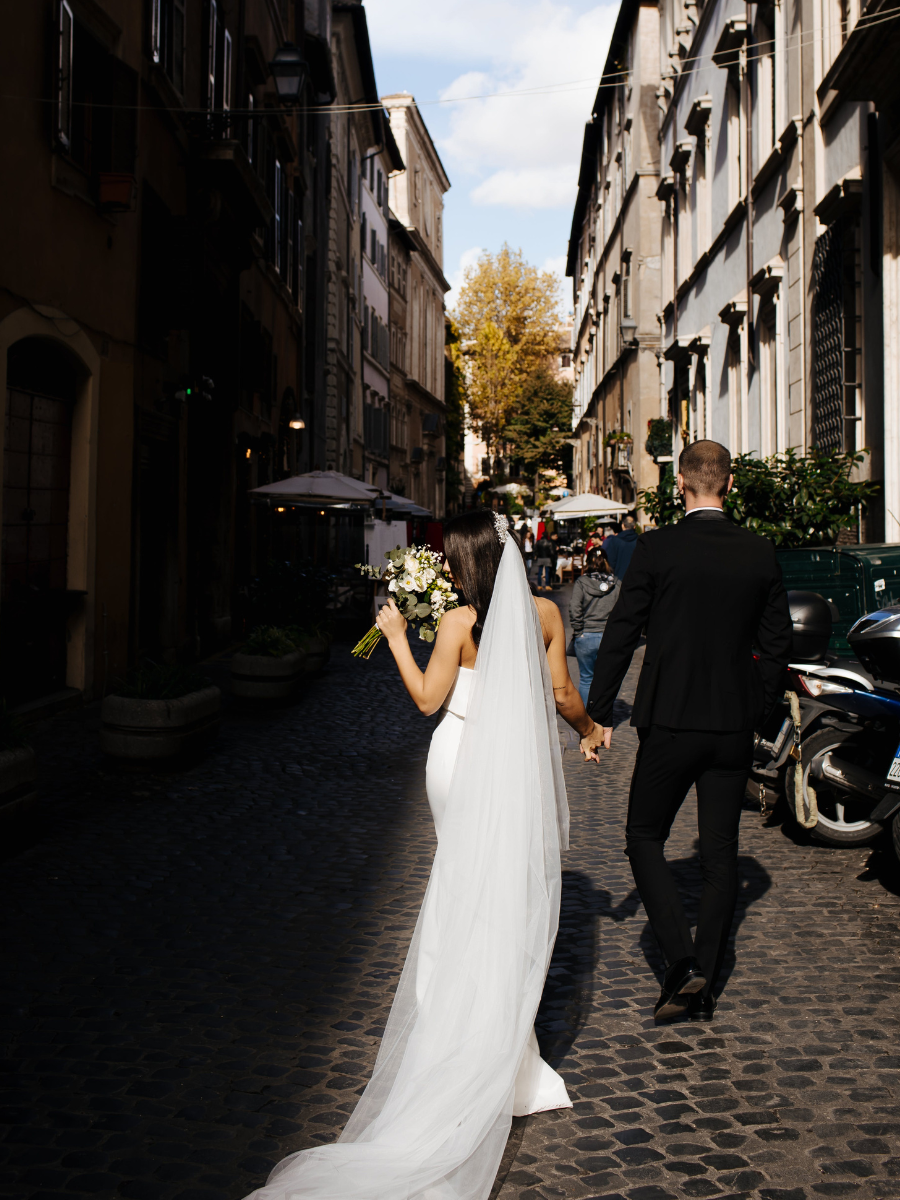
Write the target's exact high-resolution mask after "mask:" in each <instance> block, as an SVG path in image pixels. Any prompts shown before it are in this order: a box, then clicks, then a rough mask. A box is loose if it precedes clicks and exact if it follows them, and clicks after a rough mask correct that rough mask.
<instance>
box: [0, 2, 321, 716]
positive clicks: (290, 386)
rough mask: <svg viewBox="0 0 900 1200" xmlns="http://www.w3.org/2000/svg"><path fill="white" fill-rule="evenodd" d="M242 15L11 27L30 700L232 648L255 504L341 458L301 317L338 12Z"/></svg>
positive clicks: (18, 560)
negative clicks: (291, 88)
mask: <svg viewBox="0 0 900 1200" xmlns="http://www.w3.org/2000/svg"><path fill="white" fill-rule="evenodd" d="M240 12H241V14H242V18H241V21H240V22H239V21H238V10H237V8H236V7H235V6H231V7H229V8H228V9H227V10H226V9H225V8H224V7H223V6H222V5H218V4H214V3H206V4H201V3H199V0H147V2H146V3H144V4H133V3H126V0H90V2H88V0H36V2H35V3H34V4H26V5H19V6H15V7H14V9H13V10H11V12H10V14H9V19H8V21H7V23H6V28H5V30H4V37H3V39H2V43H0V70H2V73H3V77H4V79H5V80H6V85H7V87H8V88H9V89H10V90H11V91H12V92H13V93H15V95H16V96H18V97H20V98H21V99H19V100H18V101H17V105H18V107H17V108H15V109H13V108H9V107H6V106H4V109H3V113H2V116H0V123H2V124H0V137H2V139H3V143H4V146H5V147H6V151H7V154H8V156H9V160H10V161H14V162H16V164H17V167H16V170H15V171H14V172H12V173H10V174H9V175H8V176H7V177H6V179H5V182H4V187H3V189H2V195H0V228H2V229H3V231H4V232H3V234H2V235H0V236H2V243H3V245H2V253H0V402H2V403H3V404H4V406H5V411H6V419H5V423H4V426H3V437H4V462H5V467H4V477H3V524H4V528H3V561H2V566H0V590H2V601H0V663H2V674H3V679H2V681H0V691H2V692H3V694H5V695H6V697H7V698H8V700H9V701H10V702H11V703H15V702H18V701H22V700H41V699H45V698H46V697H47V696H48V695H56V696H58V697H62V698H65V696H67V695H74V694H78V693H81V694H87V695H91V694H98V693H100V692H103V691H104V690H106V689H108V688H109V687H110V686H111V685H112V683H113V681H114V680H115V679H116V678H118V677H120V676H121V675H122V674H124V672H125V670H126V669H127V667H128V666H129V665H130V664H131V663H133V662H135V661H136V660H138V659H140V658H142V657H144V656H146V655H152V656H153V657H154V658H156V659H158V658H160V657H162V658H179V657H181V658H191V657H196V656H197V655H202V654H203V653H208V652H209V651H210V650H211V649H213V648H214V647H215V646H217V645H219V644H221V643H222V642H223V641H225V640H227V639H228V638H229V637H230V636H231V632H232V628H233V622H234V618H235V615H236V613H238V612H239V609H240V596H241V594H242V592H243V590H245V589H246V585H247V582H248V580H249V578H250V577H251V575H252V573H253V571H254V570H255V569H256V565H257V563H258V562H260V561H264V560H265V558H266V556H267V554H268V553H269V545H270V536H271V528H270V526H269V524H268V523H267V519H266V518H264V517H263V518H261V516H260V514H259V513H258V512H257V511H255V510H253V509H251V505H250V503H249V499H248V496H247V491H248V489H249V488H250V487H252V486H254V485H256V484H259V483H264V482H267V481H268V480H270V479H272V478H274V477H275V476H276V474H290V473H292V472H294V471H296V470H302V469H305V468H307V467H311V466H313V465H314V464H316V463H318V464H320V465H324V459H325V453H326V441H327V438H326V424H327V414H326V408H327V405H326V396H325V390H324V359H325V355H324V344H323V342H322V341H321V339H320V329H319V326H318V325H317V323H316V318H314V319H313V320H312V321H309V320H307V315H308V314H310V313H314V314H318V313H319V312H321V310H322V308H323V307H324V295H323V284H324V280H325V269H326V264H325V262H324V255H323V250H324V249H325V248H326V247H327V235H326V236H325V237H322V236H321V234H322V232H323V231H324V229H325V228H326V227H327V214H326V224H324V225H323V222H322V215H323V205H324V202H325V194H326V188H327V184H328V180H327V175H326V172H325V171H324V170H323V169H322V166H321V165H320V166H318V167H317V166H316V164H317V163H318V164H324V163H325V161H326V157H327V154H326V148H327V146H328V140H329V127H328V117H327V116H326V115H324V114H325V113H326V112H327V108H326V107H324V106H327V105H328V103H329V102H330V101H331V100H332V99H333V96H334V84H333V78H332V70H331V51H330V38H331V29H330V18H331V10H330V6H329V5H327V4H322V3H310V4H308V5H306V6H305V7H304V6H303V5H300V6H295V5H275V4H270V3H266V2H265V0H247V2H246V3H245V4H244V5H242V6H241V8H240ZM288 42H292V43H294V44H296V45H298V46H299V47H300V50H301V54H302V56H303V59H304V60H305V63H306V71H305V74H304V77H303V82H302V94H301V101H302V104H301V106H300V108H299V109H298V108H297V106H296V105H295V106H294V107H293V108H288V107H285V106H283V105H281V104H280V103H279V101H278V99H277V96H276V89H275V85H274V80H273V78H272V74H271V70H270V66H269V64H270V63H271V62H272V60H273V59H274V57H275V55H276V53H277V52H278V51H279V49H280V48H282V47H284V46H285V44H286V43H288ZM48 64H50V67H49V68H48ZM48 88H49V89H50V90H51V92H52V99H53V103H52V104H49V105H48V104H45V103H39V102H37V98H39V97H43V96H45V94H46V93H47V89H48ZM319 106H323V107H321V108H320V107H319ZM13 231H15V233H13ZM317 233H318V234H319V236H317ZM291 419H294V421H295V425H296V424H298V422H300V421H302V423H303V425H304V426H305V428H304V429H303V430H302V431H298V430H297V429H296V428H291V424H290V422H291Z"/></svg>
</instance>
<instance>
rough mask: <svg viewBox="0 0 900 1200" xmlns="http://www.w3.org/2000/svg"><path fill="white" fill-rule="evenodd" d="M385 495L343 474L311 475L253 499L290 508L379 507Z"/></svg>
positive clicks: (256, 491) (257, 492)
mask: <svg viewBox="0 0 900 1200" xmlns="http://www.w3.org/2000/svg"><path fill="white" fill-rule="evenodd" d="M381 494H382V493H381V490H380V489H379V488H377V487H373V486H372V485H371V484H367V483H363V482H362V481H361V480H359V479H352V478H351V477H350V476H349V475H342V474H341V473H340V471H308V472H307V473H306V474H305V475H292V476H291V477H290V478H289V479H279V480H277V481H276V482H275V483H266V484H263V486H262V487H258V488H251V489H250V495H251V496H258V497H259V498H260V499H261V500H282V501H285V502H286V503H288V504H376V503H377V502H378V500H379V497H380V496H381ZM389 494H390V493H388V495H389Z"/></svg>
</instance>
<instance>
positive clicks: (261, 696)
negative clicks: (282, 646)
mask: <svg viewBox="0 0 900 1200" xmlns="http://www.w3.org/2000/svg"><path fill="white" fill-rule="evenodd" d="M306 657H307V656H306V652H305V651H303V650H294V651H293V652H292V653H290V654H282V655H280V656H279V657H277V658H275V657H273V656H272V655H269V654H240V653H239V654H235V655H234V657H233V658H232V660H231V691H232V694H233V695H235V696H241V697H243V698H244V699H246V700H286V699H288V697H290V696H292V695H293V693H294V690H295V689H296V687H297V684H298V683H299V681H300V679H301V678H302V677H303V675H304V674H305V671H306V666H305V664H306Z"/></svg>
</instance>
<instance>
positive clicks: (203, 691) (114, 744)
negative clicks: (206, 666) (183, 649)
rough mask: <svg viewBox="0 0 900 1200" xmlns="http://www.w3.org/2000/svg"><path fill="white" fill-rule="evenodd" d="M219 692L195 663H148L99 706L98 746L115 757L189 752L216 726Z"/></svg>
mask: <svg viewBox="0 0 900 1200" xmlns="http://www.w3.org/2000/svg"><path fill="white" fill-rule="evenodd" d="M221 705H222V693H221V692H220V691H219V689H218V688H217V687H212V686H211V685H210V683H209V681H208V680H207V679H206V678H205V677H204V676H203V675H202V674H201V672H200V671H198V670H197V669H196V668H195V667H185V666H180V665H178V664H162V665H158V666H157V665H155V664H153V663H147V664H146V665H145V666H142V667H141V668H139V669H138V670H137V671H135V672H134V673H133V674H132V675H131V676H130V678H129V679H128V680H127V681H125V682H124V683H122V684H120V685H119V687H118V688H117V690H116V691H115V692H114V693H113V694H112V695H110V696H107V697H106V698H105V699H104V701H103V703H102V705H101V707H100V747H101V749H102V750H103V751H104V752H105V753H106V754H110V755H112V756H113V757H114V758H127V759H138V760H159V759H171V758H177V757H180V756H183V755H187V754H191V753H193V752H195V751H197V750H199V749H201V748H202V747H204V746H206V745H207V744H208V743H209V742H211V741H212V740H213V739H214V738H215V736H216V734H217V733H218V731H219V713H220V709H221Z"/></svg>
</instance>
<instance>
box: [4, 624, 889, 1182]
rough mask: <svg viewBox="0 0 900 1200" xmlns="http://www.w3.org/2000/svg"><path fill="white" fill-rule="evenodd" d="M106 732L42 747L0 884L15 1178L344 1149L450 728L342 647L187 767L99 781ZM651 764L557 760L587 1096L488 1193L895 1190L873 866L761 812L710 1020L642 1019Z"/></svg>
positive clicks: (565, 944)
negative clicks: (732, 955) (35, 830)
mask: <svg viewBox="0 0 900 1200" xmlns="http://www.w3.org/2000/svg"><path fill="white" fill-rule="evenodd" d="M417 653H418V651H417ZM420 657H421V658H422V661H423V662H424V658H425V654H424V652H423V653H422V655H421V656H420ZM635 680H636V670H635V669H633V670H632V673H631V675H630V676H629V679H628V681H627V684H626V687H625V689H623V701H624V702H623V703H620V705H619V709H620V712H619V716H620V718H621V719H622V721H623V722H627V714H628V708H627V701H628V700H629V699H630V697H631V694H632V691H633V687H634V683H635ZM96 725H97V711H96V707H95V708H92V709H88V710H85V711H84V712H79V713H74V714H69V715H67V716H64V717H59V718H57V719H56V720H55V721H53V722H51V723H48V725H47V726H46V727H44V728H43V730H42V731H41V733H40V737H39V739H38V751H39V755H40V759H41V764H42V771H43V783H42V795H43V797H44V801H43V802H44V804H45V805H46V809H47V813H46V819H45V828H46V833H45V835H44V837H43V840H42V841H41V842H40V843H39V844H37V845H36V846H34V847H33V848H31V849H30V850H28V851H26V852H24V853H22V854H20V855H18V856H16V857H14V858H12V859H10V860H8V861H7V862H6V863H5V864H4V878H3V885H2V887H3V905H2V907H3V914H4V918H5V921H6V933H5V946H4V950H3V962H4V976H5V982H4V989H3V996H2V1028H3V1040H4V1052H3V1057H4V1060H5V1061H4V1063H3V1066H4V1069H5V1072H6V1075H5V1078H6V1086H5V1087H4V1089H3V1092H4V1095H3V1106H4V1110H3V1120H4V1121H5V1122H6V1123H7V1124H8V1126H9V1131H8V1133H7V1134H6V1137H5V1141H4V1142H3V1143H2V1149H3V1165H2V1168H0V1170H2V1176H0V1186H2V1189H3V1190H4V1192H5V1193H6V1194H9V1195H13V1196H16V1197H20V1198H21V1200H26V1198H27V1200H59V1198H61V1197H63V1196H71V1195H72V1194H73V1193H74V1194H79V1193H80V1194H86V1195H97V1196H104V1197H106V1196H109V1197H115V1196H122V1197H127V1198H129V1200H240V1198H241V1197H243V1196H245V1195H246V1194H247V1193H248V1192H249V1191H251V1190H252V1189H253V1188H254V1187H257V1186H260V1185H261V1184H262V1182H263V1181H264V1179H265V1176H266V1173H267V1172H268V1170H269V1169H270V1168H271V1166H272V1165H273V1164H274V1163H275V1162H276V1161H277V1160H278V1159H279V1158H280V1157H282V1156H283V1155H285V1154H287V1153H289V1152H291V1151H294V1150H297V1149H300V1148H302V1147H304V1146H309V1145H313V1144H315V1143H318V1142H323V1141H330V1140H332V1139H333V1138H334V1137H335V1136H336V1134H337V1133H338V1132H339V1130H340V1128H341V1126H342V1125H343V1123H344V1121H345V1120H346V1117H347V1114H348V1113H349V1112H350V1111H351V1109H352V1107H353V1103H354V1100H355V1097H356V1094H357V1093H358V1092H359V1090H360V1089H361V1087H362V1086H363V1084H364V1082H365V1080H366V1079H367V1077H368V1074H369V1071H370V1069H371V1065H372V1063H373V1061H374V1057H375V1053H376V1050H377V1046H378V1039H379V1034H380V1031H381V1029H382V1027H383V1023H384V1020H385V1018H386V1015H387V1011H388V1007H389V1003H390V998H391V995H392V992H393V988H394V985H395V982H396V980H397V978H398V975H399V971H400V968H401V965H402V963H403V959H404V955H405V952H406V946H407V942H408V939H409V937H410V934H411V931H412V928H413V924H414V921H415V917H416V913H417V911H418V907H419V903H420V900H421V896H422V893H423V890H424V886H425V882H426V880H427V876H428V871H429V867H430V862H431V856H432V853H433V847H434V836H433V830H432V826H431V821H430V816H429V811H428V807H427V803H426V801H425V795H424V760H425V755H426V753H427V747H428V739H429V737H430V734H431V729H432V726H433V721H432V720H427V719H424V718H422V717H420V716H419V715H418V714H417V713H416V712H415V710H414V708H413V706H412V704H411V703H410V701H409V700H408V698H407V697H406V694H405V692H404V691H403V688H402V685H401V684H400V682H399V679H398V678H397V676H396V672H395V671H394V669H393V663H392V660H391V658H390V655H389V653H388V652H387V650H386V648H385V647H380V648H379V649H378V650H377V651H376V653H375V655H374V656H373V658H372V660H371V661H370V662H368V663H358V662H355V661H354V660H353V659H351V657H350V655H349V650H348V647H347V646H337V647H335V650H334V653H333V656H332V662H331V665H330V667H329V668H328V669H327V670H326V672H325V673H324V674H323V675H322V676H321V677H320V678H319V679H317V680H315V681H313V682H312V683H311V684H310V685H309V686H308V687H307V689H306V691H305V692H304V693H303V695H302V696H301V698H300V699H299V700H298V702H297V703H296V704H294V705H292V706H291V707H289V708H285V709H281V710H279V711H276V712H269V713H266V714H247V713H245V712H241V711H239V710H237V709H235V708H229V709H228V710H227V711H226V716H225V720H224V722H223V729H222V733H221V736H220V740H219V744H218V747H217V749H216V750H215V752H214V753H213V754H212V755H211V756H210V757H209V758H208V759H207V760H205V761H204V762H203V763H201V764H200V765H198V766H196V767H194V768H193V769H191V770H189V771H186V772H183V773H173V774H171V775H136V774H126V773H124V772H122V771H120V770H118V769H117V768H115V767H112V766H111V765H110V764H109V762H108V761H105V760H103V759H102V757H101V756H100V754H99V751H98V750H97V748H96V747H97V736H96ZM635 746H636V736H635V734H634V732H633V731H632V730H631V729H630V728H629V727H628V726H627V723H623V724H621V725H620V727H619V729H618V730H617V733H616V735H615V739H614V743H613V750H612V753H611V754H610V755H609V756H607V758H605V759H604V762H603V764H602V765H601V766H600V767H596V766H591V765H587V764H584V763H582V762H581V760H580V758H579V756H578V755H577V754H572V753H569V754H567V755H566V759H565V765H566V774H567V779H568V784H569V801H570V805H571V809H572V847H573V848H572V850H571V851H570V852H569V853H568V854H567V855H566V856H565V858H564V871H565V875H564V892H563V911H562V918H561V928H560V935H559V939H558V942H557V949H556V953H555V956H554V963H553V966H552V969H551V972H550V979H549V981H548V985H547V988H546V990H545V995H544V1001H543V1004H542V1007H541V1012H540V1018H539V1035H540V1038H541V1042H542V1046H543V1050H544V1054H545V1056H546V1057H548V1058H549V1059H550V1061H551V1062H552V1063H553V1064H554V1065H555V1066H557V1067H558V1069H560V1070H561V1071H562V1073H563V1075H564V1076H565V1079H566V1082H567V1084H568V1086H569V1090H570V1094H571V1096H572V1098H573V1100H574V1102H575V1105H574V1109H573V1110H570V1111H562V1112H556V1113H546V1114H539V1115H537V1116H534V1117H531V1118H526V1119H522V1120H517V1121H516V1122H515V1123H514V1129H513V1132H512V1136H511V1138H510V1142H509V1146H508V1149H507V1154H506V1156H505V1159H504V1163H503V1166H502V1169H501V1173H500V1177H499V1178H498V1182H497V1186H496V1188H495V1195H496V1196H498V1197H499V1200H513V1198H517V1200H537V1198H538V1197H547V1198H550V1197H572V1198H574V1200H587V1198H588V1197H603V1198H604V1200H616V1198H618V1197H628V1200H663V1198H666V1197H679V1198H680V1197H706V1196H717V1197H719V1196H721V1197H732V1198H733V1197H737V1196H741V1197H753V1198H754V1200H756V1198H758V1200H801V1198H802V1197H810V1198H812V1197H816V1196H856V1197H859V1198H860V1200H882V1198H886V1197H893V1196H900V1137H898V1134H900V1082H898V1068H900V1050H898V1045H897V1024H898V1019H897V1018H898V1005H897V991H898V983H900V964H898V960H897V950H898V945H900V938H898V899H897V895H896V894H895V893H896V880H895V877H894V876H892V875H891V874H890V867H889V865H888V864H887V862H886V856H882V855H881V854H880V853H879V852H872V851H870V850H831V849H827V848H825V847H821V846H816V845H811V844H806V843H805V842H803V840H802V839H798V840H799V841H800V844H797V843H796V842H795V841H794V840H792V835H791V834H790V832H789V831H788V830H782V829H781V828H780V827H778V826H774V827H768V828H766V827H763V826H762V825H761V824H760V819H759V816H758V814H756V813H754V812H753V811H752V810H751V809H750V808H749V807H748V809H747V811H746V812H745V814H744V829H743V845H742V854H743V858H742V895H741V899H740V903H739V914H738V923H737V927H736V942H737V951H738V957H737V963H736V965H734V963H733V962H732V961H730V962H729V964H728V966H727V968H726V974H728V978H727V981H726V984H725V991H724V995H723V997H722V1000H721V1002H720V1007H719V1011H718V1014H717V1017H716V1020H715V1022H714V1023H713V1024H712V1025H705V1024H699V1025H698V1024H692V1023H679V1024H676V1025H671V1026H668V1027H662V1028H656V1027H655V1026H654V1023H653V1020H652V1006H653V1003H654V1001H655V999H656V996H657V994H658V985H657V981H656V974H655V973H657V972H658V971H659V969H660V966H661V964H660V962H659V960H658V957H657V953H656V950H655V945H654V943H653V941H652V939H651V938H650V936H649V934H648V931H647V928H646V922H645V919H644V917H643V910H642V908H641V907H640V904H639V902H638V899H637V897H636V896H635V894H634V892H633V886H632V880H631V875H630V871H629V869H628V863H627V860H626V859H625V858H624V856H623V854H622V845H623V826H624V815H625V806H626V802H627V791H628V781H629V776H630V770H631V763H632V759H633V755H634V751H635ZM692 819H693V806H692V804H691V802H690V801H689V802H688V804H687V805H686V806H685V810H684V812H683V814H682V816H681V817H680V818H679V821H678V824H677V826H676V830H675V833H674V835H673V838H672V841H671V842H670V857H671V858H673V859H675V860H676V865H677V868H678V870H679V872H680V875H681V878H682V880H683V882H684V885H685V887H686V889H687V891H688V892H691V893H696V891H697V888H698V881H699V870H698V862H697V858H696V855H695V852H694V849H693V843H694V830H693V827H692ZM398 1200H399V1198H398Z"/></svg>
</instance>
